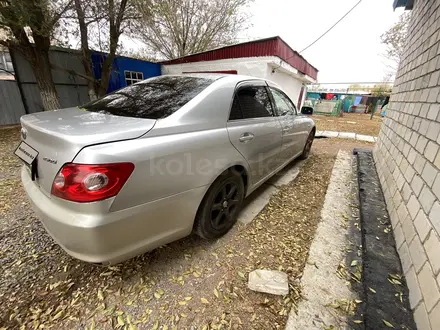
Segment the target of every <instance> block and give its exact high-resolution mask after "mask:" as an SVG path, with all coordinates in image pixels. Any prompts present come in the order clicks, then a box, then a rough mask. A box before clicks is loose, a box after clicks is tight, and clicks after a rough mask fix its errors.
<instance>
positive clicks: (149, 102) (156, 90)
mask: <svg viewBox="0 0 440 330" xmlns="http://www.w3.org/2000/svg"><path fill="white" fill-rule="evenodd" d="M213 82H214V79H209V78H200V77H190V76H161V77H157V78H153V79H149V80H147V81H141V82H139V83H137V84H134V85H131V86H128V87H126V88H122V89H120V90H118V91H116V92H113V93H111V94H108V95H106V96H104V97H103V98H101V99H99V100H96V101H92V102H90V103H87V104H86V105H84V106H82V107H81V108H82V109H84V110H87V111H92V112H99V113H104V114H110V115H115V116H123V117H135V118H149V119H162V118H166V117H168V116H169V115H171V114H173V113H174V112H176V111H177V110H179V109H180V108H181V107H183V106H184V105H185V104H187V103H188V102H189V101H191V100H192V99H193V98H194V97H195V96H197V95H198V94H199V93H200V92H201V91H203V90H204V89H205V88H206V87H208V86H209V85H211V84H212V83H213Z"/></svg>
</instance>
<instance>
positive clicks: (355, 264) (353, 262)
mask: <svg viewBox="0 0 440 330" xmlns="http://www.w3.org/2000/svg"><path fill="white" fill-rule="evenodd" d="M357 264H358V262H357V260H353V261H352V262H351V264H350V266H351V267H354V266H357Z"/></svg>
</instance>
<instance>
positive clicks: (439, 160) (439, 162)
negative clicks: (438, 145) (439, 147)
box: [433, 152, 440, 170]
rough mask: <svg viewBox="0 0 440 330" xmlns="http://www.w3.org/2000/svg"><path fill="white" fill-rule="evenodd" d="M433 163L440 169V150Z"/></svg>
mask: <svg viewBox="0 0 440 330" xmlns="http://www.w3.org/2000/svg"><path fill="white" fill-rule="evenodd" d="M433 163H434V166H435V167H437V169H439V170H440V152H439V153H438V154H437V156H436V157H435V159H434V161H433Z"/></svg>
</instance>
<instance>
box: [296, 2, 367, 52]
mask: <svg viewBox="0 0 440 330" xmlns="http://www.w3.org/2000/svg"><path fill="white" fill-rule="evenodd" d="M361 2H362V0H359V1H358V3H356V4H355V5H354V6H353V7H352V8H351V9H350V10H349V11H348V12H347V13H346V14H345V15H344V16H342V17H341V18H340V19H339V20H338V21H337V22H336V23H335V24H333V25H332V26H331V27H330V28H329V29H328V30H327V31H325V32H324V33H323V34H321V36H320V37H319V38H318V39H316V40H315V41H313V42H312V43H311V44H310V45H308V46H307V47H306V48H304V49H303V50H302V51H300V52H299V53H300V54H301V53H302V52H303V51H305V50H307V49H308V48H310V47H312V46H313V45H314V44H315V43H316V42H318V41H319V40H320V39H321V38H322V37H323V36H325V35H326V34H327V33H329V32H330V31H331V30H332V29H333V28H334V27H335V26H336V25H338V24H339V22H340V21H342V20H343V19H344V18H345V17H347V15H348V14H350V13H351V12H352V11H353V10H354V9H355V8H356V7H357V6H358V5H359V4H360V3H361Z"/></svg>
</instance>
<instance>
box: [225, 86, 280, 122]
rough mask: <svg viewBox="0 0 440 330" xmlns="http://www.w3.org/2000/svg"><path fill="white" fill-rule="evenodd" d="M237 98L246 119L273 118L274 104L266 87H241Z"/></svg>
mask: <svg viewBox="0 0 440 330" xmlns="http://www.w3.org/2000/svg"><path fill="white" fill-rule="evenodd" d="M235 97H236V98H238V104H239V106H240V108H241V113H242V116H243V118H244V119H248V118H261V117H271V116H273V109H272V104H271V102H270V99H269V95H268V94H267V90H266V88H265V87H264V86H246V87H241V88H240V89H239V90H238V92H237V93H236V96H235ZM234 101H235V100H234ZM231 114H232V113H231Z"/></svg>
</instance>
